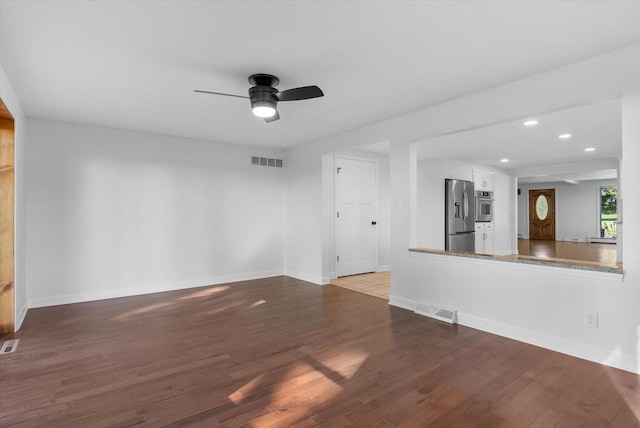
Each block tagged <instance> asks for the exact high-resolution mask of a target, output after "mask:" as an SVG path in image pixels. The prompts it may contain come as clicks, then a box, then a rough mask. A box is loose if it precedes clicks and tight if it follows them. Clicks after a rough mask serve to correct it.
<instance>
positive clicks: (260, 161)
mask: <svg viewBox="0 0 640 428" xmlns="http://www.w3.org/2000/svg"><path fill="white" fill-rule="evenodd" d="M251 165H258V166H271V167H275V168H282V159H273V158H261V157H260V156H251Z"/></svg>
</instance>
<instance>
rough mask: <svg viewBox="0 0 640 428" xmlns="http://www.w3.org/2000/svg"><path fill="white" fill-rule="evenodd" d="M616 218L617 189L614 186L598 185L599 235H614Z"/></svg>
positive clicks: (603, 236)
mask: <svg viewBox="0 0 640 428" xmlns="http://www.w3.org/2000/svg"><path fill="white" fill-rule="evenodd" d="M617 220H618V189H617V187H616V186H601V187H600V237H601V238H615V237H616V221H617Z"/></svg>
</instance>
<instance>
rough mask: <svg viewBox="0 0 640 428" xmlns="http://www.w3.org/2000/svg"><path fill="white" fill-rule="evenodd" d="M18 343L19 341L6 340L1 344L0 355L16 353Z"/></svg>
mask: <svg viewBox="0 0 640 428" xmlns="http://www.w3.org/2000/svg"><path fill="white" fill-rule="evenodd" d="M18 342H20V339H13V340H7V341H6V342H3V343H2V346H1V347H0V355H2V354H10V353H12V352H16V349H17V348H18Z"/></svg>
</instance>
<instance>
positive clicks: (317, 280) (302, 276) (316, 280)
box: [284, 270, 328, 285]
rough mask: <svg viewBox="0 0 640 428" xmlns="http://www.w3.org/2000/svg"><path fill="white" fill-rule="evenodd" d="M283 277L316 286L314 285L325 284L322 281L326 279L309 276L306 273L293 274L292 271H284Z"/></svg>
mask: <svg viewBox="0 0 640 428" xmlns="http://www.w3.org/2000/svg"><path fill="white" fill-rule="evenodd" d="M284 275H286V276H290V277H291V278H295V279H299V280H300V281H306V282H311V283H313V284H316V285H323V284H325V283H324V280H325V279H326V278H327V277H323V276H315V275H309V274H307V273H301V272H294V271H290V270H285V272H284ZM327 282H328V281H327Z"/></svg>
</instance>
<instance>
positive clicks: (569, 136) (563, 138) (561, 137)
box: [558, 134, 571, 140]
mask: <svg viewBox="0 0 640 428" xmlns="http://www.w3.org/2000/svg"><path fill="white" fill-rule="evenodd" d="M558 138H560V139H561V140H566V139H567V138H571V134H560V135H558Z"/></svg>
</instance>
